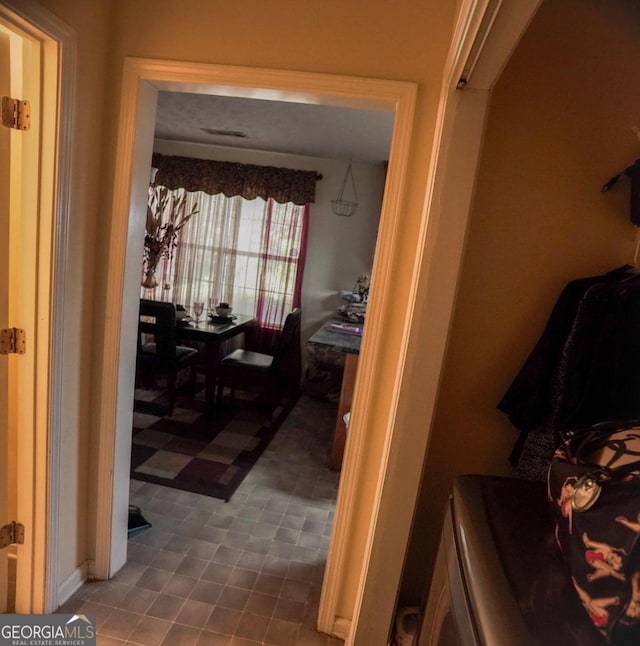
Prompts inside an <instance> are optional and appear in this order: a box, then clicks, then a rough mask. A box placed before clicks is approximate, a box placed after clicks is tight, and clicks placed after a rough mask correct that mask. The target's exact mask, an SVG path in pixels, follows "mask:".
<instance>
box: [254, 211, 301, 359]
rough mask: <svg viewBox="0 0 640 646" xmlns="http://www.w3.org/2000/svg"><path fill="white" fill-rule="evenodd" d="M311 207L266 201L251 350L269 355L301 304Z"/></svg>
mask: <svg viewBox="0 0 640 646" xmlns="http://www.w3.org/2000/svg"><path fill="white" fill-rule="evenodd" d="M308 230H309V205H308V204H306V205H304V206H296V205H294V204H279V203H277V202H275V201H274V200H273V199H269V200H268V201H267V206H266V214H265V220H264V225H263V230H262V251H261V258H260V275H259V281H258V303H257V308H256V318H257V326H256V327H255V329H254V333H253V334H252V338H251V346H252V348H253V349H254V350H256V351H258V352H264V353H266V354H270V353H272V352H273V349H274V348H275V343H276V341H277V339H278V336H279V334H280V330H281V329H282V326H283V325H284V320H285V318H286V317H287V314H289V312H291V310H292V309H294V308H295V307H300V304H301V302H302V278H303V273H304V264H305V259H306V252H307V236H308Z"/></svg>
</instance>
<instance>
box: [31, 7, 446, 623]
mask: <svg viewBox="0 0 640 646" xmlns="http://www.w3.org/2000/svg"><path fill="white" fill-rule="evenodd" d="M42 4H43V5H44V6H46V7H48V8H49V9H50V10H51V11H52V12H53V13H54V14H56V15H57V16H58V17H60V18H61V19H62V20H64V21H65V22H67V23H68V24H69V25H71V26H72V27H74V28H75V29H76V30H77V31H78V35H79V55H78V60H79V65H80V68H79V79H78V81H79V94H80V97H81V99H82V100H81V101H79V103H78V123H77V127H76V136H77V139H76V162H77V167H76V174H75V177H74V185H73V189H72V190H73V198H74V216H73V220H74V221H73V223H72V236H73V244H72V248H73V250H74V253H77V256H74V260H73V269H74V271H73V272H72V273H73V274H74V276H75V277H76V278H75V283H74V285H71V286H70V289H72V290H73V291H72V292H71V294H72V296H73V298H74V307H73V311H72V313H75V314H76V315H77V316H71V317H70V318H69V321H70V323H69V325H70V334H74V335H75V336H74V339H73V343H71V344H70V345H71V348H70V349H71V350H73V351H74V352H73V353H72V354H70V355H69V362H68V366H66V369H67V371H68V377H69V384H70V386H69V387H70V388H76V389H77V392H78V393H80V396H79V397H78V410H73V411H69V419H68V420H67V432H68V435H69V438H71V439H72V440H73V442H76V440H77V441H78V442H79V445H80V446H81V447H82V451H81V452H80V453H78V450H76V447H75V445H70V447H69V450H68V451H67V452H65V460H66V465H67V466H68V476H69V483H72V482H73V489H74V490H73V491H69V492H68V493H69V499H68V501H66V500H65V503H64V504H63V507H64V513H65V516H67V517H68V518H66V519H65V522H66V521H68V523H69V526H71V527H78V528H80V527H82V521H83V518H82V517H77V516H74V514H75V506H74V505H75V499H76V498H77V497H80V498H82V499H83V501H82V504H81V505H80V508H81V509H82V508H83V507H84V505H85V500H84V496H85V493H84V492H85V491H86V490H87V489H86V485H87V484H88V485H89V490H90V494H89V496H90V498H89V500H88V509H89V513H90V512H91V510H92V508H93V507H92V501H93V500H94V499H95V498H94V491H92V490H91V487H92V486H95V483H93V482H92V481H91V480H89V479H88V475H87V471H86V469H87V468H88V467H87V464H86V461H85V460H81V459H80V457H84V456H85V455H86V452H87V447H88V445H89V443H90V442H91V440H92V439H93V437H92V432H93V428H95V426H96V425H95V421H96V417H95V416H97V415H98V414H99V408H98V404H99V402H100V392H101V384H100V382H99V375H100V366H99V365H98V362H97V361H95V362H93V363H91V358H92V357H91V350H92V348H93V347H100V343H101V338H102V322H103V321H104V318H105V316H106V315H107V313H106V312H105V311H104V310H105V308H104V301H103V300H102V299H101V295H102V294H104V292H105V286H106V284H107V281H108V280H109V267H108V266H106V263H104V262H100V259H101V258H106V257H107V246H108V239H107V237H106V236H104V235H101V232H102V231H104V230H106V228H107V227H106V222H107V219H108V218H109V213H110V209H109V206H110V204H109V195H110V187H111V186H112V182H113V165H114V158H115V140H116V133H117V126H118V124H117V119H118V109H117V106H118V103H119V92H120V84H121V71H122V64H123V60H124V58H125V57H127V56H138V57H145V58H166V59H173V60H188V61H198V62H210V63H216V64H228V65H239V66H250V67H260V68H275V69H288V70H296V71H310V72H324V73H329V74H340V75H354V76H359V77H374V78H382V79H393V80H401V81H410V82H414V83H416V84H417V85H418V97H417V104H416V116H415V122H414V131H413V139H412V148H411V151H410V159H409V166H408V172H407V179H406V189H407V190H406V193H405V195H404V197H403V202H402V205H401V209H400V215H399V217H400V218H401V222H400V226H399V229H398V238H397V240H396V245H395V253H394V255H393V258H392V262H393V265H392V267H391V272H392V275H393V276H396V277H397V280H396V284H395V294H396V299H397V302H399V303H404V302H406V301H407V299H408V293H409V289H410V284H409V282H410V281H409V279H408V277H409V276H411V274H412V272H413V266H414V264H413V263H414V259H415V255H416V248H417V245H418V244H419V229H420V224H421V219H422V207H423V202H424V197H425V188H426V178H427V172H428V167H429V159H430V154H431V142H432V138H433V133H434V126H435V118H436V110H437V103H438V97H439V92H440V83H441V76H442V69H443V65H444V59H445V56H446V54H447V50H448V46H449V39H450V34H451V30H452V28H453V20H454V12H455V9H456V3H447V2H435V1H432V2H408V1H406V2H401V3H389V2H387V1H386V0H372V1H370V2H368V3H367V6H366V14H364V13H363V9H362V5H361V4H360V3H345V2H342V1H340V0H309V1H308V2H304V3H301V2H293V1H290V2H282V1H281V0H243V2H235V3H220V2H212V1H211V0H189V1H188V2H178V1H177V0H116V1H114V2H108V1H107V0H92V2H86V0H43V1H42ZM110 8H113V9H114V14H113V16H112V18H113V22H112V23H111V29H112V31H111V32H109V31H108V30H109V25H110V23H109V20H110V16H109V9H110ZM109 38H110V40H108V39H109ZM107 42H108V47H107ZM98 182H100V185H98ZM99 223H104V224H105V227H104V229H103V228H102V226H101V227H100V229H98V224H99ZM91 295H93V296H94V297H95V300H94V303H93V309H92V307H91V305H92V304H91V298H90V297H91ZM92 317H93V318H92ZM74 322H76V323H77V327H75V326H74V325H73V323H74ZM403 323H404V321H403V319H402V317H397V318H394V319H393V320H390V321H389V324H388V326H387V328H386V330H385V338H384V339H381V340H380V352H381V353H382V354H383V356H384V358H385V359H388V361H387V364H388V365H389V366H390V370H389V374H386V373H382V374H380V375H378V376H377V378H378V381H377V385H378V389H379V397H378V398H377V400H376V411H373V415H374V418H376V417H380V418H382V419H383V418H384V415H383V414H381V415H377V413H378V412H379V411H384V410H385V409H386V408H388V407H389V406H390V405H391V400H392V397H393V396H394V393H393V392H392V389H391V385H392V384H393V383H394V374H393V372H392V370H393V368H394V367H395V366H396V365H397V361H398V359H397V358H398V355H399V353H400V351H401V347H400V343H401V337H402V327H403ZM425 334H426V332H425ZM414 346H415V347H411V348H410V349H409V351H410V352H411V354H412V357H414V358H415V359H416V360H417V361H418V363H419V362H420V361H421V360H422V361H428V357H423V356H421V352H422V351H421V348H420V345H419V344H417V343H416V344H414ZM89 386H91V391H92V393H93V397H92V399H90V398H89V396H88V395H89V391H88V389H89ZM397 396H398V399H399V402H400V403H401V405H402V407H403V409H404V410H412V404H413V403H414V402H415V403H416V404H417V405H416V407H415V410H416V413H415V415H416V417H415V420H414V421H415V424H421V423H423V422H422V419H423V418H424V417H423V416H422V415H421V404H420V402H421V400H422V384H421V383H420V381H419V380H418V379H416V380H415V382H413V381H409V380H406V381H405V382H404V383H403V385H402V388H401V391H400V392H399V393H397ZM91 403H92V404H93V407H90V404H91ZM91 413H93V414H94V416H93V417H92V416H91ZM382 430H383V429H382ZM425 433H426V429H425ZM372 439H373V438H372ZM381 444H382V438H381V437H378V438H377V439H375V441H373V442H372V443H371V450H376V451H378V453H379V452H380V451H381ZM92 455H93V457H94V459H96V455H95V451H94V452H93V454H92ZM369 462H371V461H367V460H366V456H365V461H364V464H365V468H364V472H363V473H364V477H365V480H366V482H364V483H363V486H364V487H366V486H367V483H369V482H370V485H369V488H370V489H372V488H373V487H374V482H375V477H377V471H378V467H377V465H376V464H374V463H371V464H370V463H369ZM370 476H372V477H371V478H370ZM369 478H370V479H369ZM367 523H368V518H364V517H362V512H361V510H357V509H356V510H355V513H354V519H353V524H354V526H357V527H360V528H361V533H360V535H359V536H357V537H355V538H354V540H355V541H357V542H360V544H361V543H362V541H363V538H364V530H365V528H366V525H367ZM81 538H82V539H84V536H81ZM91 544H92V543H91V536H89V537H88V541H87V544H84V543H83V542H82V541H79V542H75V543H74V544H73V547H72V548H69V553H66V554H65V555H64V557H63V559H62V561H61V564H60V566H61V579H64V578H65V576H69V575H70V574H71V573H72V572H73V570H74V568H76V567H77V566H78V564H79V563H81V562H82V561H83V559H85V558H91V557H92V556H93V555H92V554H91V547H90V546H91ZM345 584H346V588H345V596H344V597H343V606H342V612H343V614H344V615H345V616H349V615H350V612H351V610H352V603H353V599H354V595H355V590H356V588H357V584H358V581H357V579H352V580H350V581H347V582H345Z"/></svg>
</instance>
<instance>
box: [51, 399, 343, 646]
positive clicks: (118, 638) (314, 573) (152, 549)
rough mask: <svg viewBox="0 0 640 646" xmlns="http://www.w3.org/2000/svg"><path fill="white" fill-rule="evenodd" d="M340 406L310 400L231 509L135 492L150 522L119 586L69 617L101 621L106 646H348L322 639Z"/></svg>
mask: <svg viewBox="0 0 640 646" xmlns="http://www.w3.org/2000/svg"><path fill="white" fill-rule="evenodd" d="M336 409H337V406H336V405H335V404H330V403H326V402H319V401H316V400H313V399H310V398H309V397H306V396H305V395H302V396H301V397H300V400H299V401H298V403H297V404H296V406H295V407H294V409H293V410H292V412H291V413H290V415H289V417H288V418H287V419H286V420H285V421H284V423H283V424H282V427H281V428H280V430H279V431H278V433H277V434H276V436H275V438H274V439H273V440H272V442H271V444H270V445H269V447H267V449H266V451H265V452H264V454H263V455H262V457H261V458H260V459H259V461H258V462H257V464H256V465H255V466H254V468H253V469H252V471H251V472H250V473H249V475H248V476H247V478H246V479H245V480H244V482H243V483H242V484H241V485H240V487H239V488H238V490H237V491H236V493H235V495H234V496H233V498H232V499H231V501H230V502H228V503H224V502H223V501H222V500H218V499H216V498H210V497H207V496H201V495H199V494H194V493H190V492H185V491H179V490H175V489H169V488H166V487H161V486H158V485H154V484H149V483H144V482H140V481H136V480H131V495H130V502H131V504H133V505H137V506H139V507H140V508H141V509H142V512H143V514H144V516H145V518H146V519H147V520H148V521H149V522H151V524H152V528H150V529H147V530H145V531H143V532H141V533H140V534H138V535H137V536H133V537H132V538H131V539H130V540H129V552H128V562H127V564H126V565H125V566H124V568H122V570H121V571H120V572H119V573H118V574H117V575H116V576H115V577H114V579H113V580H111V581H97V582H92V583H87V584H85V585H84V586H83V587H82V588H81V589H80V590H78V592H76V594H75V595H74V596H73V597H72V598H71V599H70V600H69V601H68V602H67V603H66V604H64V605H63V606H62V607H61V608H60V610H59V611H60V612H73V613H84V614H94V615H95V616H96V620H97V628H98V645H99V646H111V645H116V644H118V645H122V644H139V645H143V646H157V645H163V646H177V645H181V646H192V645H194V646H195V645H197V646H200V645H204V644H207V645H208V646H256V645H259V644H265V645H270V646H295V645H304V646H315V645H317V646H340V644H342V643H343V642H342V641H341V640H339V639H335V638H332V637H329V636H327V635H323V634H320V633H317V632H316V630H315V624H316V618H317V612H318V603H319V599H320V590H321V585H322V577H323V573H324V568H325V564H326V556H327V549H328V546H329V540H330V534H331V530H332V526H333V513H334V507H335V499H336V494H337V488H338V480H339V474H338V473H335V472H332V471H330V470H329V469H327V468H326V467H325V462H326V457H327V454H328V451H329V448H330V444H331V439H332V433H333V425H334V423H335V415H336Z"/></svg>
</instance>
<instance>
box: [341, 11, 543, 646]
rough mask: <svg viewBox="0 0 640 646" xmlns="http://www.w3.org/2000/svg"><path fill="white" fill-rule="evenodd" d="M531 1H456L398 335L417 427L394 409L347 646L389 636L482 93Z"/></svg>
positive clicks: (456, 266) (448, 311) (468, 192)
mask: <svg viewBox="0 0 640 646" xmlns="http://www.w3.org/2000/svg"><path fill="white" fill-rule="evenodd" d="M540 2H541V0H463V1H462V3H461V7H460V11H459V13H458V17H457V22H456V26H455V29H454V33H453V37H452V41H451V45H450V48H449V55H448V58H447V62H446V65H445V69H444V73H443V77H442V87H441V90H440V102H439V109H438V116H437V122H436V128H435V133H434V139H433V147H432V152H431V163H430V168H429V176H428V180H427V190H426V193H425V200H424V207H423V217H422V227H421V232H420V236H419V241H420V244H419V249H418V251H417V254H416V258H415V266H414V274H413V277H412V278H413V283H412V294H411V298H410V299H409V301H410V302H409V303H407V306H406V307H407V310H408V316H407V320H406V326H407V332H406V334H407V337H408V336H409V334H410V329H409V328H410V327H411V326H412V325H413V324H414V323H419V324H420V326H421V329H423V330H428V331H429V334H428V337H424V338H422V339H421V345H422V346H423V352H422V354H421V356H422V357H424V356H428V357H429V361H428V362H427V363H426V364H424V363H423V364H422V365H421V366H420V371H419V379H420V380H421V384H422V393H423V397H424V402H423V403H422V406H421V411H426V414H425V417H424V418H423V419H421V420H420V422H421V423H420V424H418V423H417V420H416V414H415V412H414V411H403V410H399V411H398V415H397V416H396V417H395V423H396V424H398V425H399V427H400V428H402V432H396V433H394V432H392V431H393V429H390V433H389V436H388V438H387V440H388V445H387V448H386V452H385V456H384V460H383V462H382V464H381V465H380V474H379V485H378V487H379V492H378V495H377V498H376V507H375V513H374V515H373V516H372V518H371V524H370V527H369V535H368V541H367V554H366V557H365V561H364V563H363V569H362V574H361V577H360V584H359V586H358V595H357V599H356V605H355V609H354V613H353V617H354V620H353V621H352V622H351V623H350V626H349V631H348V633H347V639H346V645H347V646H351V645H353V644H355V645H357V646H386V644H387V643H388V639H389V637H390V635H389V630H390V628H391V624H392V618H393V613H394V610H395V605H396V600H397V597H396V595H397V591H398V588H399V585H400V577H401V573H402V568H403V564H404V556H405V548H406V546H407V545H408V541H409V538H410V531H411V523H412V516H413V510H414V507H415V503H416V499H417V494H418V490H419V487H420V480H421V478H422V477H423V474H422V467H423V464H424V460H425V459H426V451H427V449H428V441H429V434H430V432H431V423H432V419H433V413H434V412H435V406H436V398H437V393H438V385H439V378H440V372H441V369H442V366H443V363H444V356H445V351H446V343H447V338H448V331H449V324H450V321H451V317H452V314H453V307H454V301H455V296H456V289H457V283H458V277H459V272H460V268H461V264H462V257H463V251H464V242H465V235H466V230H467V222H468V218H469V214H470V210H471V204H472V198H473V191H474V184H475V178H476V173H477V167H478V161H479V156H480V150H481V144H482V137H483V132H484V124H485V116H486V110H487V105H488V101H489V97H490V92H491V89H492V87H493V85H494V83H495V82H496V80H497V79H498V77H499V75H500V72H501V71H502V69H503V68H504V66H505V64H506V62H507V61H508V59H509V57H510V56H511V53H512V52H513V49H514V48H515V46H516V44H517V43H518V41H519V40H520V38H521V37H522V35H523V33H524V32H525V31H526V28H527V26H528V24H529V21H530V20H531V19H532V17H533V15H534V14H535V12H536V10H537V8H538V5H539V4H540ZM494 7H497V8H498V11H497V13H496V14H495V19H494V20H490V21H488V22H487V21H485V20H484V19H485V16H488V15H489V13H490V12H491V11H492V8H494ZM485 27H486V29H485ZM470 60H473V61H474V66H473V68H472V74H471V75H470V76H469V78H468V79H467V84H466V86H465V89H464V90H459V89H457V86H458V82H459V80H460V78H461V77H462V75H463V74H462V73H463V69H465V68H466V64H467V63H468V62H469V61H470ZM407 365H408V369H407V372H408V373H409V376H408V377H405V378H408V379H411V366H410V359H409V358H408V359H407ZM403 377H404V375H402V374H398V379H397V382H396V388H400V387H401V386H402V380H403ZM354 407H355V406H354ZM424 477H428V474H425V475H424ZM398 501H403V504H398ZM426 574H427V573H425V575H426Z"/></svg>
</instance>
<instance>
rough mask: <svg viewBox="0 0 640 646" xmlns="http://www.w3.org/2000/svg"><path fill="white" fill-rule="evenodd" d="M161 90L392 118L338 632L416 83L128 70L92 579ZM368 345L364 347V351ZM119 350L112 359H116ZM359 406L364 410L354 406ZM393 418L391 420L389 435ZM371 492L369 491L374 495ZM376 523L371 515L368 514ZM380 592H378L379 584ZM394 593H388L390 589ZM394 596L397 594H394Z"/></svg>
mask: <svg viewBox="0 0 640 646" xmlns="http://www.w3.org/2000/svg"><path fill="white" fill-rule="evenodd" d="M160 90H171V91H183V92H205V93H211V94H214V93H226V94H233V95H235V96H247V97H250V98H263V99H276V100H279V101H296V102H305V103H316V104H317V103H321V104H325V105H335V106H342V107H357V108H373V109H383V110H387V111H392V112H393V113H394V114H395V124H394V131H393V137H392V142H391V150H390V157H389V166H388V174H387V180H386V187H385V194H384V200H383V204H382V210H381V215H380V226H379V233H378V242H377V249H376V259H375V266H374V270H373V271H374V274H375V276H376V279H375V286H374V289H375V293H376V294H377V296H375V297H372V301H371V305H370V311H369V312H368V314H367V333H366V334H365V336H364V338H363V344H362V352H361V356H360V365H361V369H360V370H359V377H358V380H357V384H356V393H355V398H354V408H356V406H357V407H358V409H359V410H361V411H363V413H362V414H361V415H359V416H354V417H353V418H352V422H351V424H350V427H349V433H350V444H351V447H350V448H349V450H348V451H347V452H346V455H345V461H344V465H343V474H342V478H341V484H340V489H339V493H338V502H337V509H336V517H335V525H334V533H333V537H332V543H331V548H330V551H329V557H328V563H327V568H326V575H325V586H324V587H325V588H326V590H327V591H328V592H325V593H324V594H323V601H322V603H323V606H322V608H321V613H320V615H321V618H324V620H321V625H320V626H319V627H320V629H321V630H322V631H324V632H331V633H334V632H336V625H335V623H336V610H337V604H338V597H339V586H340V583H341V575H342V574H343V573H344V571H345V570H346V569H347V568H350V569H351V570H352V572H354V576H356V577H357V576H359V574H360V571H361V569H362V564H361V563H355V564H354V563H352V562H349V559H348V557H347V556H348V555H347V548H348V546H349V539H350V533H349V531H350V529H351V528H350V523H349V510H350V509H352V508H353V506H354V505H356V504H357V502H358V501H357V499H356V492H357V486H356V485H357V483H358V476H359V465H360V456H361V452H362V450H363V448H364V447H365V446H366V442H365V429H366V428H367V418H366V415H367V413H366V411H367V410H368V409H369V408H370V406H369V405H368V402H369V401H370V400H371V399H372V398H373V397H375V393H374V383H375V380H374V379H373V375H375V374H377V372H379V367H378V366H377V365H376V362H378V361H379V359H378V356H379V352H378V348H377V347H376V344H375V343H373V342H372V340H375V338H376V336H377V332H378V330H379V329H380V326H382V325H383V323H384V317H383V315H382V313H383V311H385V308H386V307H387V305H388V303H387V301H388V300H389V299H392V298H393V289H392V288H391V272H390V264H391V260H392V257H393V250H394V244H395V240H396V235H397V231H398V227H399V224H400V218H398V217H397V213H398V212H399V210H400V204H401V201H402V194H403V185H404V179H405V173H406V167H407V160H408V155H409V148H410V137H411V127H412V121H413V111H414V104H415V97H416V86H415V84H413V83H405V82H397V81H385V80H377V79H363V78H353V77H344V76H333V75H324V74H313V73H300V72H289V71H282V70H264V69H253V68H242V67H228V66H217V65H213V64H200V63H184V62H174V61H158V60H152V59H137V58H129V59H126V60H125V65H124V72H123V81H122V103H121V113H120V122H119V124H120V125H119V133H118V139H117V152H116V161H115V177H114V191H113V194H114V201H113V207H112V209H113V210H112V229H111V246H110V255H109V268H110V269H109V283H108V286H107V294H106V311H107V312H109V317H107V320H106V327H105V342H104V347H105V349H106V352H105V355H104V357H103V373H102V384H103V387H102V393H103V397H102V408H101V429H100V440H99V441H100V447H99V451H100V455H101V456H102V458H101V460H100V461H99V472H98V492H99V496H100V497H99V500H98V507H97V514H98V516H97V531H96V536H97V544H96V562H95V575H96V577H97V578H110V577H111V576H113V574H115V573H116V572H117V571H118V570H119V569H120V567H122V565H124V563H125V562H126V535H127V534H126V520H127V518H126V516H127V504H128V480H129V466H130V452H131V437H130V436H131V433H130V429H131V421H132V410H133V384H134V373H135V351H134V350H135V329H133V328H134V327H135V326H132V324H131V322H132V321H135V320H136V318H137V308H138V299H139V277H140V262H141V249H142V240H143V237H144V214H145V212H146V195H147V185H148V178H149V168H150V167H151V154H152V149H153V126H154V123H155V103H156V99H157V93H158V91H160ZM368 340H369V341H368ZM113 350H115V351H113ZM358 401H359V402H360V403H358ZM394 415H395V410H389V411H388V423H387V425H386V428H387V429H388V433H390V432H392V429H393V424H392V421H393V418H394ZM373 486H375V485H373ZM372 513H373V510H372ZM381 585H382V583H381ZM390 586H391V587H394V585H393V584H392V583H390ZM391 594H394V591H392V592H391Z"/></svg>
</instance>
